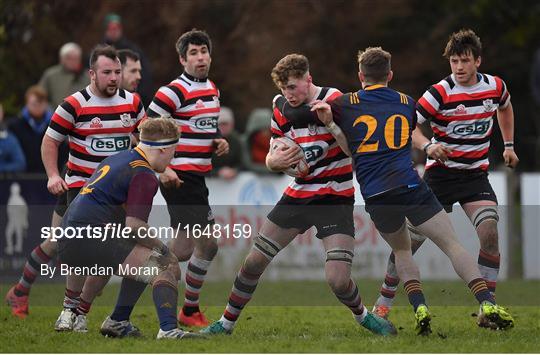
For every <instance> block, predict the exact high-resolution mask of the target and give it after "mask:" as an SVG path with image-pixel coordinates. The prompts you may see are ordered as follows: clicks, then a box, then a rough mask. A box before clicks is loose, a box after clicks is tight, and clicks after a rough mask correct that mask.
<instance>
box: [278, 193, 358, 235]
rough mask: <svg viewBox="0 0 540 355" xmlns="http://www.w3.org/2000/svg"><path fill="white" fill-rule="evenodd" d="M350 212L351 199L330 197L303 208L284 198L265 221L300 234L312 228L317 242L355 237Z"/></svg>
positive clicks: (302, 205) (303, 205)
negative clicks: (294, 229) (315, 232)
mask: <svg viewBox="0 0 540 355" xmlns="http://www.w3.org/2000/svg"><path fill="white" fill-rule="evenodd" d="M353 210H354V200H353V199H346V198H342V197H336V198H332V197H330V198H324V199H321V200H315V201H313V202H312V203H310V204H307V205H306V204H298V203H296V204H295V203H294V200H292V199H291V198H289V197H287V196H283V197H282V198H281V200H279V202H278V203H277V204H276V206H275V207H274V208H273V209H272V211H270V213H269V214H268V219H269V220H270V221H272V222H273V223H275V224H276V225H278V226H280V227H281V228H298V229H300V233H304V232H305V231H306V230H308V229H309V228H311V227H312V226H315V227H316V228H317V235H316V236H317V238H319V239H322V238H325V237H328V236H330V235H334V234H345V235H350V236H351V237H352V238H354V218H353Z"/></svg>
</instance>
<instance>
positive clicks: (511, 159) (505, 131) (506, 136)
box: [497, 102, 519, 168]
mask: <svg viewBox="0 0 540 355" xmlns="http://www.w3.org/2000/svg"><path fill="white" fill-rule="evenodd" d="M497 121H498V122H499V127H500V128H501V135H502V138H503V141H504V152H503V158H504V164H505V165H506V166H508V167H510V168H515V167H516V165H517V164H518V163H519V158H518V156H517V154H516V152H515V151H514V109H513V108H512V103H511V102H508V104H507V105H506V106H505V107H504V108H499V109H498V110H497Z"/></svg>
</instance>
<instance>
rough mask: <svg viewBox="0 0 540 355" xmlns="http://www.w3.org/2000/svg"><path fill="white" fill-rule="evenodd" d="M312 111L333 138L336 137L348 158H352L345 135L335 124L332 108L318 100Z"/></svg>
mask: <svg viewBox="0 0 540 355" xmlns="http://www.w3.org/2000/svg"><path fill="white" fill-rule="evenodd" d="M311 111H315V112H316V113H317V117H318V118H319V121H321V122H322V123H323V124H324V125H325V127H326V129H327V130H328V131H329V132H330V133H331V134H332V136H334V138H335V140H336V142H337V143H338V145H339V147H340V148H341V150H342V151H343V152H344V153H345V154H347V155H348V156H352V154H351V151H350V149H349V144H348V142H347V137H346V136H345V133H343V131H342V130H341V128H340V127H339V126H338V125H337V124H336V123H335V122H334V117H333V114H332V108H331V106H330V105H329V104H328V103H326V102H324V101H320V100H317V101H315V102H314V103H313V105H312V106H311Z"/></svg>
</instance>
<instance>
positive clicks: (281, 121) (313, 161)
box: [271, 87, 354, 204]
mask: <svg viewBox="0 0 540 355" xmlns="http://www.w3.org/2000/svg"><path fill="white" fill-rule="evenodd" d="M340 95H341V92H340V91H339V90H337V89H334V88H327V87H319V88H318V94H317V99H318V100H323V101H327V102H330V101H332V100H333V99H334V98H336V97H338V96H340ZM271 131H272V138H278V137H283V136H285V137H287V138H290V139H292V140H294V141H295V142H296V143H297V144H298V145H300V147H301V148H302V149H303V150H304V156H305V158H306V161H307V163H308V164H309V174H308V175H307V176H305V177H303V178H295V179H294V180H293V181H292V182H291V183H290V184H289V186H288V187H287V189H286V190H285V192H284V198H286V200H287V201H288V202H290V203H295V204H308V203H311V202H314V201H315V200H321V199H327V198H328V197H330V196H332V197H335V198H336V197H337V198H339V199H345V200H350V202H351V203H353V202H354V185H353V182H352V163H351V159H350V158H349V157H348V156H347V155H346V154H345V153H343V151H342V150H341V148H340V147H339V145H338V143H337V142H336V140H335V139H334V137H333V136H332V134H331V133H330V132H328V130H327V129H326V127H325V126H324V125H323V124H322V123H321V122H320V121H318V119H317V116H316V114H315V113H313V112H311V107H310V106H309V105H307V104H306V105H302V106H299V107H292V106H291V105H290V104H289V103H288V102H287V100H286V99H285V97H284V96H283V95H277V96H276V97H275V98H274V101H273V115H272V122H271Z"/></svg>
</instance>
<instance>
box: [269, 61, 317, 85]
mask: <svg viewBox="0 0 540 355" xmlns="http://www.w3.org/2000/svg"><path fill="white" fill-rule="evenodd" d="M308 71H309V61H308V59H307V57H306V56H305V55H302V54H296V53H293V54H288V55H286V56H285V57H283V58H281V59H280V60H279V62H277V64H276V66H275V67H274V68H273V69H272V73H271V76H272V80H273V81H274V84H276V86H277V87H278V89H279V88H280V87H281V86H283V85H286V84H287V81H289V77H291V76H292V77H293V78H301V77H303V76H304V75H305V74H306V73H307V72H308Z"/></svg>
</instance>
